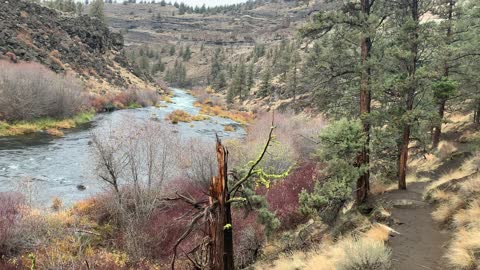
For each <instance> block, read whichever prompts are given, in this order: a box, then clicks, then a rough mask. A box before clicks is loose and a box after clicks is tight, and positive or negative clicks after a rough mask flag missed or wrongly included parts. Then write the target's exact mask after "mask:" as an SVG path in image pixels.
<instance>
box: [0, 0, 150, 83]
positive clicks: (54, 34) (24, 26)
mask: <svg viewBox="0 0 480 270" xmlns="http://www.w3.org/2000/svg"><path fill="white" fill-rule="evenodd" d="M122 49H123V37H122V35H121V34H118V33H114V32H112V31H110V30H109V29H108V27H107V26H106V25H104V24H103V23H102V22H100V21H99V20H97V19H96V18H91V17H89V16H87V15H83V16H74V15H68V14H63V13H61V12H59V11H56V10H52V9H50V8H47V7H44V6H41V5H39V4H35V3H31V2H27V1H21V0H9V1H5V0H0V56H3V58H7V59H8V58H10V59H12V58H15V60H21V61H35V62H39V63H42V64H44V65H46V66H48V67H49V68H51V69H52V70H54V71H56V72H74V73H77V74H78V75H79V76H80V77H82V78H84V80H85V81H90V82H92V81H94V82H95V83H96V84H97V85H103V86H105V84H107V85H109V86H112V87H114V88H117V89H121V88H128V87H130V86H131V85H135V84H138V83H140V82H142V81H149V80H151V78H149V77H148V76H147V75H145V74H135V75H134V74H132V73H133V71H134V69H133V67H132V66H130V65H129V64H128V61H127V59H126V57H125V56H124V54H123V52H122ZM102 88H106V87H102Z"/></svg>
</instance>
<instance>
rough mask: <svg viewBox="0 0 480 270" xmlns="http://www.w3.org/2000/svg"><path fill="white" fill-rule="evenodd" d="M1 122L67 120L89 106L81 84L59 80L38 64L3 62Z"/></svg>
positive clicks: (0, 101) (0, 92)
mask: <svg viewBox="0 0 480 270" xmlns="http://www.w3.org/2000/svg"><path fill="white" fill-rule="evenodd" d="M0 69H1V70H2V72H1V73H0V85H2V87H1V88H0V120H6V121H16V120H32V119H35V118H42V117H54V118H64V117H71V116H73V115H75V114H77V113H79V112H80V111H81V110H82V109H83V108H84V106H86V94H85V92H84V91H83V87H82V86H81V83H80V81H79V80H77V79H75V78H73V77H68V76H64V77H62V76H60V75H57V74H55V73H53V72H52V71H50V70H48V69H46V68H45V67H44V66H42V65H40V64H35V63H21V64H11V63H7V62H0Z"/></svg>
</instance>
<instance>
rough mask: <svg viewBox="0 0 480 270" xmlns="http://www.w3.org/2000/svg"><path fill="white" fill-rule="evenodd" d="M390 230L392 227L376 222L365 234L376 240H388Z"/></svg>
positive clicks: (366, 236)
mask: <svg viewBox="0 0 480 270" xmlns="http://www.w3.org/2000/svg"><path fill="white" fill-rule="evenodd" d="M390 231H391V229H390V228H389V227H387V226H385V225H383V224H375V225H373V226H372V228H371V229H370V230H368V231H367V232H366V233H365V234H364V236H365V238H367V239H371V240H374V241H379V242H387V241H388V239H389V238H390Z"/></svg>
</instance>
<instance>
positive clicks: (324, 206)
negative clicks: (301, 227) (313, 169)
mask: <svg viewBox="0 0 480 270" xmlns="http://www.w3.org/2000/svg"><path fill="white" fill-rule="evenodd" d="M319 139H320V145H319V147H318V150H317V153H316V156H317V157H318V158H319V159H320V161H322V162H323V163H325V165H326V168H325V169H324V170H323V173H324V174H325V175H326V178H325V180H324V181H319V180H317V181H316V183H315V187H314V190H313V192H307V191H303V192H302V193H301V194H300V203H301V208H300V211H301V212H302V213H303V214H304V215H307V216H315V215H317V214H321V215H322V217H323V218H324V219H325V221H331V220H332V219H333V218H335V216H336V213H337V212H338V210H339V209H340V207H341V206H343V204H344V203H345V202H346V201H348V200H349V199H350V198H351V195H352V192H353V183H355V181H356V180H357V179H358V177H359V176H360V175H361V174H362V173H363V172H364V171H365V169H366V168H364V167H361V166H357V164H356V158H357V155H358V153H359V152H360V151H361V149H362V148H363V146H364V144H365V135H364V132H363V127H362V124H361V122H360V121H359V120H348V119H345V118H343V119H341V120H339V121H337V122H334V123H332V124H331V125H330V126H328V127H326V128H325V129H323V130H322V132H321V133H320V136H319Z"/></svg>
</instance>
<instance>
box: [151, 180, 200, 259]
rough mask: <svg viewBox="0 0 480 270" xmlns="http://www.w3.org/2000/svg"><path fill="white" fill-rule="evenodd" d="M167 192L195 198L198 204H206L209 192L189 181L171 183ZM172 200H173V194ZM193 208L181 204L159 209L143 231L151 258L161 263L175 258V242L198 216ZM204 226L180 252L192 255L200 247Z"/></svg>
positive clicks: (197, 229)
mask: <svg viewBox="0 0 480 270" xmlns="http://www.w3.org/2000/svg"><path fill="white" fill-rule="evenodd" d="M165 190H167V191H170V192H172V193H174V192H178V193H179V194H183V195H186V196H189V197H191V198H194V199H195V200H197V201H206V200H207V199H208V198H207V195H206V194H207V190H206V189H205V188H204V187H202V185H201V184H197V183H195V182H193V181H190V180H185V179H177V180H174V181H172V182H171V183H169V184H168V185H167V186H166V187H165ZM169 197H174V194H171V195H170V196H169ZM196 211H198V210H195V209H193V210H192V206H191V205H189V204H187V203H185V202H183V201H181V200H178V201H171V202H167V203H166V204H165V205H164V206H163V207H161V208H159V209H157V210H156V211H155V212H154V213H153V214H152V216H151V218H150V220H149V221H147V223H146V224H145V227H144V230H145V232H146V233H147V235H148V239H149V242H148V243H147V246H148V249H149V250H150V252H151V254H150V255H151V256H152V257H154V258H158V259H161V260H164V261H165V260H168V259H170V258H171V257H172V254H173V247H174V245H175V242H176V241H177V240H178V239H179V238H180V236H181V235H182V234H183V233H184V231H185V230H186V229H187V227H188V224H189V223H190V220H191V218H192V215H194V214H195V213H196ZM203 229H205V227H204V226H200V227H197V228H196V230H195V231H194V232H193V233H192V235H191V237H189V238H188V239H187V241H184V242H183V243H182V245H181V246H180V248H179V253H181V251H190V250H191V249H193V248H194V247H195V246H196V244H197V243H200V242H201V240H202V239H203V237H204V235H203V232H202V231H201V230H203Z"/></svg>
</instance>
